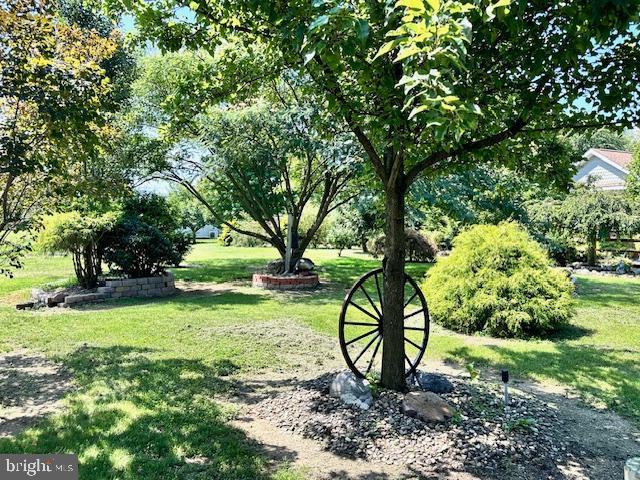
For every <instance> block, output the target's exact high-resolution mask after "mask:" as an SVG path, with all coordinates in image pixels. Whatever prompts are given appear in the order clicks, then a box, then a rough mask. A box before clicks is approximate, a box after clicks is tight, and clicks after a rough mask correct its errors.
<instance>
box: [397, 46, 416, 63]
mask: <svg viewBox="0 0 640 480" xmlns="http://www.w3.org/2000/svg"><path fill="white" fill-rule="evenodd" d="M416 53H420V49H419V48H418V47H416V46H415V45H410V46H408V47H405V48H403V49H402V50H400V51H399V52H398V56H397V57H396V58H395V60H394V62H399V61H400V60H404V59H405V58H408V57H411V56H413V55H415V54H416Z"/></svg>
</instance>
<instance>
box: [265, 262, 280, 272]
mask: <svg viewBox="0 0 640 480" xmlns="http://www.w3.org/2000/svg"><path fill="white" fill-rule="evenodd" d="M265 272H266V273H270V274H273V275H275V274H278V273H282V272H284V262H283V261H282V260H272V261H270V262H269V263H267V266H266V267H265Z"/></svg>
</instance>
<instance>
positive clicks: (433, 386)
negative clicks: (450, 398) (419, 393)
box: [416, 372, 453, 393]
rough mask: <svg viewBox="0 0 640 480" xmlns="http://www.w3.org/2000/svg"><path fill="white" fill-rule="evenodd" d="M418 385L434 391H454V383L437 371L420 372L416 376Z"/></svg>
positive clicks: (423, 388) (428, 390)
mask: <svg viewBox="0 0 640 480" xmlns="http://www.w3.org/2000/svg"><path fill="white" fill-rule="evenodd" d="M416 380H417V381H418V385H419V386H420V388H421V389H422V390H426V391H427V392H433V393H451V392H453V384H452V383H451V382H450V381H449V380H447V378H446V377H444V376H443V375H438V374H436V373H424V372H418V375H417V376H416Z"/></svg>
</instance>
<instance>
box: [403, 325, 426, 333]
mask: <svg viewBox="0 0 640 480" xmlns="http://www.w3.org/2000/svg"><path fill="white" fill-rule="evenodd" d="M404 329H405V330H417V331H419V332H425V331H426V330H427V329H426V328H423V327H406V326H405V327H404Z"/></svg>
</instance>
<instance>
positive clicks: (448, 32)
mask: <svg viewBox="0 0 640 480" xmlns="http://www.w3.org/2000/svg"><path fill="white" fill-rule="evenodd" d="M111 3H112V4H113V5H119V4H121V6H122V7H123V8H126V7H129V9H130V10H131V11H133V12H134V13H136V12H137V13H139V15H138V21H139V28H140V33H141V34H142V35H143V36H146V37H148V38H154V39H155V40H157V41H158V44H159V45H160V46H161V47H162V48H167V49H179V48H181V47H183V46H188V47H192V48H206V49H208V50H209V51H211V52H215V49H216V46H217V44H219V43H221V42H224V41H227V40H228V39H233V38H237V37H240V38H241V39H242V40H243V41H244V42H245V44H246V45H252V44H262V45H266V46H267V47H268V51H269V52H272V53H273V52H276V53H277V54H278V55H279V56H280V59H281V62H280V64H285V65H288V66H290V67H291V68H295V69H296V70H298V72H299V74H300V75H303V76H306V77H308V78H310V79H311V80H312V81H313V83H314V85H315V86H316V88H317V89H318V91H319V92H322V93H323V94H324V95H325V99H326V100H325V101H326V103H323V106H324V107H325V108H326V109H327V111H329V112H330V113H331V114H332V115H333V116H334V118H335V119H336V120H339V121H341V122H344V123H345V124H346V125H347V126H348V128H349V129H350V130H351V131H352V132H353V134H354V135H355V137H356V138H357V139H358V141H359V142H360V144H361V146H362V148H363V149H364V150H365V152H366V154H367V157H368V161H369V164H370V165H371V167H372V169H373V171H374V172H375V174H376V175H377V177H378V178H379V181H380V182H381V184H382V188H383V190H384V193H385V213H386V225H385V231H386V247H385V256H386V262H385V276H384V277H385V279H384V296H385V302H384V305H383V315H384V325H383V336H384V344H383V364H382V378H381V382H382V385H383V386H385V387H388V388H393V389H398V390H400V389H404V388H405V380H404V355H403V351H404V349H403V341H404V338H403V323H404V308H403V307H404V298H403V294H404V279H405V273H404V251H403V250H404V243H405V242H404V228H405V195H406V193H407V191H408V189H409V187H410V186H411V185H412V184H413V183H414V182H415V181H416V179H417V178H418V177H420V176H421V175H422V174H424V173H425V172H427V173H430V174H435V173H436V172H440V171H443V170H446V169H448V168H450V167H452V166H461V165H470V164H474V163H484V162H487V161H492V160H494V159H492V158H488V157H487V156H486V155H485V151H486V149H487V148H488V147H492V146H495V145H498V144H502V145H504V148H509V146H510V145H512V139H513V138H514V137H517V136H518V135H526V134H532V133H539V132H541V131H562V130H566V129H572V128H591V127H595V126H601V125H605V124H617V125H620V124H622V123H625V122H626V123H631V122H634V121H637V119H638V114H639V113H638V112H640V109H638V108H637V107H638V102H639V101H640V100H639V99H640V96H638V95H637V93H638V88H640V87H639V86H638V83H637V82H636V81H635V80H634V78H635V77H634V75H635V71H636V66H637V59H638V50H637V48H636V44H635V37H636V32H635V31H634V27H633V26H632V24H633V22H635V21H637V20H638V0H627V1H617V2H613V1H606V2H605V4H604V5H603V3H602V1H595V0H578V1H574V2H548V1H540V0H529V1H526V0H521V1H519V2H517V3H516V2H514V4H513V7H512V8H509V6H510V5H511V2H510V1H509V0H506V1H505V0H497V1H495V2H492V1H477V2H474V3H462V2H459V1H455V0H446V1H440V0H435V1H432V0H428V1H426V2H425V1H423V0H400V1H398V2H397V3H396V6H395V8H392V7H391V6H390V5H389V4H388V3H387V2H381V1H374V0H368V1H362V2H346V1H342V0H319V1H313V2H308V1H294V2H273V1H270V0H257V1H252V2H229V1H225V0H209V1H203V2H186V1H185V2H181V1H180V0H172V1H167V2H162V3H145V2H144V0H137V1H133V2H130V1H127V2H120V0H111ZM176 7H184V8H190V9H191V10H192V12H191V13H192V15H181V16H180V18H176V16H175V15H173V12H174V9H175V8H176ZM550 26H553V28H550ZM605 67H606V68H605ZM241 71H242V70H240V69H239V70H238V72H241ZM238 74H239V73H238ZM579 100H582V101H583V103H586V104H587V105H589V107H588V108H587V107H580V103H579Z"/></svg>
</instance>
